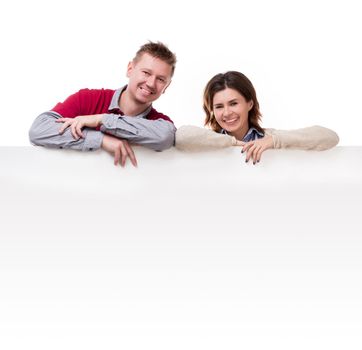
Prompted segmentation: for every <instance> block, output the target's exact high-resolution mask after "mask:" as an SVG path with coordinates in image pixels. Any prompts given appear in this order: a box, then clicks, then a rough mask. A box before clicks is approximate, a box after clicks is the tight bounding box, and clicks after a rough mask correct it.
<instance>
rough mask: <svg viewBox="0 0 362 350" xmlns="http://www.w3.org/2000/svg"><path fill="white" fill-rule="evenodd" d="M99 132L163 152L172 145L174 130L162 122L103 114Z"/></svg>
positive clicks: (166, 122)
mask: <svg viewBox="0 0 362 350" xmlns="http://www.w3.org/2000/svg"><path fill="white" fill-rule="evenodd" d="M101 123H102V125H101V131H102V132H104V133H107V134H110V135H113V136H116V137H118V138H121V139H125V140H128V141H129V142H130V143H136V144H138V145H141V146H144V147H147V148H151V149H153V150H155V151H163V150H165V149H167V148H170V147H172V146H173V145H174V142H175V132H176V128H175V126H174V125H173V123H171V122H169V121H166V120H163V119H157V120H148V119H144V118H136V117H128V116H123V117H121V116H119V115H115V114H104V115H103V117H102V121H101Z"/></svg>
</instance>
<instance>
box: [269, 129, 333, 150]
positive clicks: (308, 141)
mask: <svg viewBox="0 0 362 350" xmlns="http://www.w3.org/2000/svg"><path fill="white" fill-rule="evenodd" d="M265 132H266V134H267V135H271V136H272V138H273V142H274V148H294V149H301V150H315V151H324V150H327V149H330V148H332V147H334V146H336V145H337V144H338V142H339V137H338V135H337V134H336V133H335V132H334V131H333V130H330V129H327V128H325V127H322V126H318V125H315V126H310V127H307V128H302V129H295V130H276V129H265Z"/></svg>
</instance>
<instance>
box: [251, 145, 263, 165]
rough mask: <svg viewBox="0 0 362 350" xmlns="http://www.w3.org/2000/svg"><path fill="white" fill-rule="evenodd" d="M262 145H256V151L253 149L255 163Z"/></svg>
mask: <svg viewBox="0 0 362 350" xmlns="http://www.w3.org/2000/svg"><path fill="white" fill-rule="evenodd" d="M260 148H261V147H260V146H258V145H256V146H255V148H254V151H253V155H252V157H253V164H254V165H255V164H256V160H257V157H258V152H259V150H260Z"/></svg>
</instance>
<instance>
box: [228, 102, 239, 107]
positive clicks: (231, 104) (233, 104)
mask: <svg viewBox="0 0 362 350" xmlns="http://www.w3.org/2000/svg"><path fill="white" fill-rule="evenodd" d="M237 104H238V103H237V102H231V103H230V106H235V105H237Z"/></svg>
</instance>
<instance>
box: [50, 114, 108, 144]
mask: <svg viewBox="0 0 362 350" xmlns="http://www.w3.org/2000/svg"><path fill="white" fill-rule="evenodd" d="M102 117H103V114H94V115H81V116H78V117H75V118H59V119H57V120H56V122H57V123H63V125H62V127H61V128H60V129H59V134H63V132H64V131H65V130H66V129H67V128H69V127H70V132H71V133H72V135H73V137H74V138H75V139H76V140H79V138H80V137H84V135H83V133H82V129H83V128H84V127H86V126H87V127H89V128H96V127H98V126H99V125H101V124H102Z"/></svg>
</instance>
